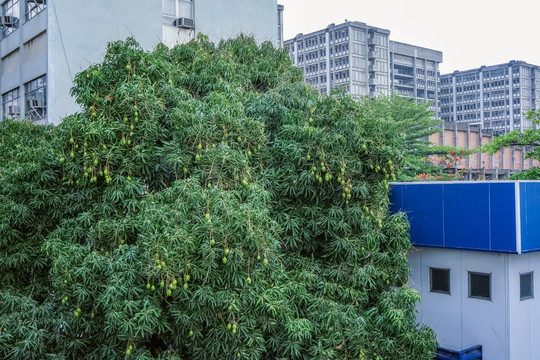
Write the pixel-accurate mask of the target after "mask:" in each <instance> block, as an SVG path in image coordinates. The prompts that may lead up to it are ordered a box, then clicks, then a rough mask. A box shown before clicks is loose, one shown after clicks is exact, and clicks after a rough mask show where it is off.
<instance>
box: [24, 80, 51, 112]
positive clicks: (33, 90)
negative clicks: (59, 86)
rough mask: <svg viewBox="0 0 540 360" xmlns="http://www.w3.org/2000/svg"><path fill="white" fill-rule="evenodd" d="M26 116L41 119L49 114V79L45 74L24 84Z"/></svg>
mask: <svg viewBox="0 0 540 360" xmlns="http://www.w3.org/2000/svg"><path fill="white" fill-rule="evenodd" d="M24 90H25V98H24V100H25V103H26V117H27V118H28V119H29V120H40V119H43V118H45V117H46V116H47V80H46V77H45V75H43V76H41V77H39V78H37V79H35V80H32V81H30V82H29V83H26V84H25V85H24Z"/></svg>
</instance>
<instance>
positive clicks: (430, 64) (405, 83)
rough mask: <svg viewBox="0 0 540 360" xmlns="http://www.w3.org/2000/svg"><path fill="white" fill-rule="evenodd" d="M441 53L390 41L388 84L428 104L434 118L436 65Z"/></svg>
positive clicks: (436, 109)
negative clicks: (390, 70)
mask: <svg viewBox="0 0 540 360" xmlns="http://www.w3.org/2000/svg"><path fill="white" fill-rule="evenodd" d="M441 62H442V52H440V51H437V50H432V49H427V48H423V47H420V46H414V45H410V44H405V43H401V42H397V41H390V66H391V69H392V73H391V78H390V84H391V87H392V89H394V90H395V91H396V92H397V93H398V94H400V95H402V96H406V97H410V98H415V99H417V101H424V102H429V103H431V105H430V107H431V110H432V111H433V113H434V115H435V116H436V117H438V116H437V115H438V113H439V109H438V104H439V101H438V100H439V99H438V89H439V75H440V73H439V64H440V63H441Z"/></svg>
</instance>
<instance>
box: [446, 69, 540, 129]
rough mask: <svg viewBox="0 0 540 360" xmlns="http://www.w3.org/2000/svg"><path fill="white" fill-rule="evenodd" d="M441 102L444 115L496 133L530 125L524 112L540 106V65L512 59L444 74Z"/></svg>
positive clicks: (450, 119) (455, 120)
mask: <svg viewBox="0 0 540 360" xmlns="http://www.w3.org/2000/svg"><path fill="white" fill-rule="evenodd" d="M440 106H441V119H443V120H445V121H454V122H457V123H465V124H471V125H473V124H474V125H480V127H481V128H483V129H491V130H492V131H493V134H494V135H500V134H505V133H508V132H509V131H512V130H523V129H527V128H530V127H531V126H532V124H531V122H530V121H529V120H528V119H527V117H526V116H525V115H524V113H526V112H528V111H529V110H538V109H540V66H536V65H530V64H527V63H525V62H523V61H510V62H509V63H505V64H499V65H492V66H482V67H480V68H477V69H471V70H465V71H455V72H453V73H452V74H445V75H442V76H441V89H440Z"/></svg>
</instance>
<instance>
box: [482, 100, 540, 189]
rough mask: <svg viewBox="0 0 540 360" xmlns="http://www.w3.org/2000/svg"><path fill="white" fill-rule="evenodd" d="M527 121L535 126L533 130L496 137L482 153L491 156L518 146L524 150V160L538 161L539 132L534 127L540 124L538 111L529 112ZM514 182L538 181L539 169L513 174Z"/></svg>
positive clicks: (534, 168)
mask: <svg viewBox="0 0 540 360" xmlns="http://www.w3.org/2000/svg"><path fill="white" fill-rule="evenodd" d="M527 120H529V121H530V122H531V124H532V125H535V127H534V128H531V129H526V130H523V131H520V130H514V131H511V132H509V133H508V134H505V135H500V136H496V137H494V138H493V141H491V142H490V143H489V144H487V145H484V147H483V149H484V151H487V152H488V153H489V154H491V155H493V154H495V153H496V152H497V151H499V150H501V149H502V148H504V147H507V146H520V147H523V148H524V149H526V153H525V158H526V159H535V160H538V161H540V130H539V129H536V125H538V124H540V111H539V110H537V111H532V110H531V111H529V112H528V113H527ZM510 178H511V179H515V180H533V179H540V169H539V168H538V167H533V168H531V169H529V170H526V171H523V172H520V173H517V174H514V175H512V176H511V177H510Z"/></svg>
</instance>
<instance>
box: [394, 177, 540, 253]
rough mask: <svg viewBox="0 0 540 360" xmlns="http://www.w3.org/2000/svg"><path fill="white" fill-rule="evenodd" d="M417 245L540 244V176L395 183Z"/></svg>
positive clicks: (520, 248) (524, 248)
mask: <svg viewBox="0 0 540 360" xmlns="http://www.w3.org/2000/svg"><path fill="white" fill-rule="evenodd" d="M390 201H391V205H390V209H391V211H392V212H397V211H403V212H405V213H406V214H407V216H408V218H409V222H410V224H411V242H412V243H413V245H417V246H433V247H443V248H454V249H468V250H482V251H495V252H508V253H517V254H521V253H525V252H531V251H538V250H540V181H490V182H487V181H481V182H414V183H393V184H391V197H390Z"/></svg>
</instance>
